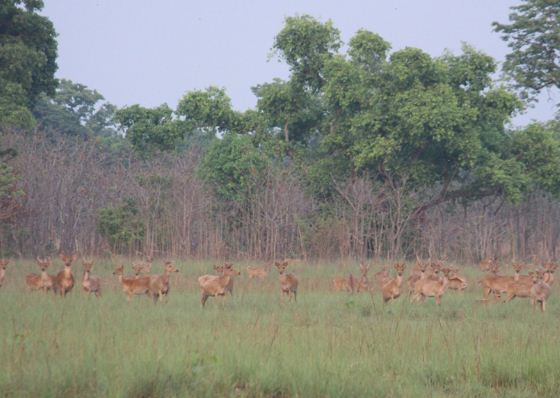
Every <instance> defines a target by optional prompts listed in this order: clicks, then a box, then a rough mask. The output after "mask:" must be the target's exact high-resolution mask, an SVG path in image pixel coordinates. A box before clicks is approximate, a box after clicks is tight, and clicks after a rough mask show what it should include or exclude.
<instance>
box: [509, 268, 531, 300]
mask: <svg viewBox="0 0 560 398" xmlns="http://www.w3.org/2000/svg"><path fill="white" fill-rule="evenodd" d="M533 274H534V272H530V273H529V277H530V278H531V279H527V278H518V279H515V277H512V279H511V280H510V281H509V282H508V283H507V284H506V287H505V292H506V293H507V298H506V299H505V300H504V303H507V302H510V301H511V300H513V299H514V298H516V297H519V298H529V297H531V288H532V287H533ZM518 276H519V275H518ZM524 276H525V275H524Z"/></svg>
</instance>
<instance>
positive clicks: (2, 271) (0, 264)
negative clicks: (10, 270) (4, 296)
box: [0, 259, 10, 287]
mask: <svg viewBox="0 0 560 398" xmlns="http://www.w3.org/2000/svg"><path fill="white" fill-rule="evenodd" d="M9 262H10V260H6V259H0V287H2V285H3V284H4V279H5V278H6V268H7V267H8V263H9Z"/></svg>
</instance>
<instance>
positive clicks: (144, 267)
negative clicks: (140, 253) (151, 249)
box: [132, 256, 154, 276]
mask: <svg viewBox="0 0 560 398" xmlns="http://www.w3.org/2000/svg"><path fill="white" fill-rule="evenodd" d="M153 261H154V259H153V257H151V256H146V261H140V262H138V263H134V264H132V269H133V270H134V275H136V276H139V275H140V274H149V273H150V272H152V264H153Z"/></svg>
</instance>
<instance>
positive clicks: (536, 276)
mask: <svg viewBox="0 0 560 398" xmlns="http://www.w3.org/2000/svg"><path fill="white" fill-rule="evenodd" d="M546 272H547V271H536V272H533V273H532V275H531V278H532V282H533V286H532V287H531V303H532V304H533V309H535V307H536V306H537V303H538V304H540V307H541V312H544V311H545V310H546V300H548V296H550V285H549V284H548V283H546V282H545V280H544V279H545V275H546Z"/></svg>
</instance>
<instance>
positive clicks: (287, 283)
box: [274, 261, 299, 302]
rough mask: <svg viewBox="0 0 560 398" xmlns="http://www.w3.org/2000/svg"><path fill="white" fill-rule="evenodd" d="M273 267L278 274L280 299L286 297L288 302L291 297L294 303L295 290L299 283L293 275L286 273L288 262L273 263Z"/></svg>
mask: <svg viewBox="0 0 560 398" xmlns="http://www.w3.org/2000/svg"><path fill="white" fill-rule="evenodd" d="M274 266H275V267H276V269H277V270H278V273H279V274H280V298H281V299H282V297H283V295H287V296H288V301H290V300H291V298H292V297H293V298H294V302H295V301H297V289H298V283H299V282H298V279H297V278H296V276H295V275H294V274H292V273H291V272H289V273H286V268H287V267H288V262H287V261H282V262H278V261H275V262H274Z"/></svg>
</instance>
